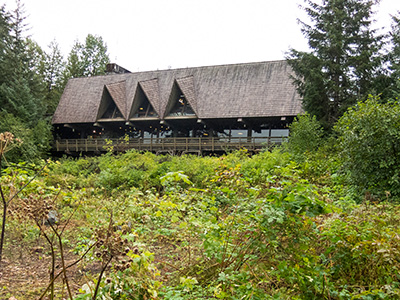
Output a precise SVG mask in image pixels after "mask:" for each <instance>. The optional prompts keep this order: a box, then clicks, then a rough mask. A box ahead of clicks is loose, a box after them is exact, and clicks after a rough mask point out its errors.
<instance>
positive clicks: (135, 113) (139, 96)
mask: <svg viewBox="0 0 400 300" xmlns="http://www.w3.org/2000/svg"><path fill="white" fill-rule="evenodd" d="M149 85H154V84H152V83H149V82H147V83H145V82H139V83H138V85H137V88H136V93H135V98H134V99H133V105H132V109H131V113H130V114H129V119H135V118H158V117H159V115H158V113H157V111H156V110H155V108H154V106H153V104H152V103H151V102H154V101H157V99H152V100H153V101H150V99H149V97H148V96H147V95H146V93H145V90H147V89H149ZM157 91H158V90H157ZM147 92H148V93H147V94H149V91H147ZM153 94H154V93H153ZM151 95H152V94H151ZM152 96H155V95H152Z"/></svg>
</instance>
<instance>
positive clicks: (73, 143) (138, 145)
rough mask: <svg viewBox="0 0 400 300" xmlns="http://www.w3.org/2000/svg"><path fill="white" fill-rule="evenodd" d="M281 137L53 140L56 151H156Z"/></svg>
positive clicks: (217, 148)
mask: <svg viewBox="0 0 400 300" xmlns="http://www.w3.org/2000/svg"><path fill="white" fill-rule="evenodd" d="M284 138H285V137H240V138H233V137H231V138H229V137H222V138H221V137H211V138H208V137H207V138H206V137H177V138H132V139H129V140H126V139H61V140H56V141H55V143H54V150H55V151H58V152H67V153H68V152H106V151H109V150H112V151H116V152H121V151H126V150H129V149H137V150H139V151H151V152H156V153H171V154H174V153H199V154H201V153H202V152H226V151H232V150H237V149H241V148H246V149H248V150H250V151H258V150H261V149H262V148H269V147H271V146H274V145H276V144H280V143H282V141H283V139H284Z"/></svg>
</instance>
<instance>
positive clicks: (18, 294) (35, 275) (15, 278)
mask: <svg viewBox="0 0 400 300" xmlns="http://www.w3.org/2000/svg"><path fill="white" fill-rule="evenodd" d="M10 256H11V255H5V257H4V258H3V261H2V262H1V263H0V299H2V300H3V299H7V300H9V299H10V298H11V300H15V299H17V300H23V299H39V297H40V296H41V295H42V294H43V292H44V291H45V290H46V288H47V287H48V285H49V282H50V266H51V256H50V255H46V254H43V253H37V252H35V251H33V252H31V253H30V254H29V255H26V256H24V257H19V258H11V257H10ZM77 258H78V257H75V256H74V255H72V254H68V255H67V257H66V261H65V264H66V265H69V264H71V263H73V262H75V261H76V259H77ZM98 269H100V265H99V264H98V263H97V264H96V263H95V264H92V265H90V266H86V267H85V266H83V265H82V263H78V264H77V265H75V266H73V267H71V268H69V269H68V270H67V276H68V281H69V285H70V287H71V289H72V290H73V291H74V292H75V293H77V292H78V291H79V289H80V288H81V287H82V285H83V284H84V283H85V282H87V281H88V280H89V277H90V278H92V276H91V275H90V274H98V273H97V271H98ZM61 270H62V268H61V261H60V260H57V261H56V272H55V274H58V273H59V272H60V271H61ZM55 295H56V299H68V292H67V289H66V285H65V282H64V280H63V276H60V277H59V278H58V279H57V280H56V283H55ZM43 299H48V298H47V297H44V298H43Z"/></svg>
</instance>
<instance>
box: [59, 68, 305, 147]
mask: <svg viewBox="0 0 400 300" xmlns="http://www.w3.org/2000/svg"><path fill="white" fill-rule="evenodd" d="M107 70H108V73H109V74H108V75H104V76H93V77H86V78H73V79H70V80H69V81H68V84H67V86H66V87H65V90H64V92H63V94H62V96H61V99H60V102H59V105H58V107H57V109H56V111H55V113H54V116H53V119H52V124H53V126H54V135H55V149H56V151H67V152H71V151H75V152H82V151H83V152H90V151H100V152H101V151H105V147H104V145H105V144H106V140H112V141H114V142H115V143H116V145H119V146H120V147H119V149H121V150H126V149H127V148H137V149H139V150H148V151H153V152H178V151H180V152H185V151H186V152H203V151H211V152H213V151H226V150H230V149H232V148H238V147H247V148H251V150H257V149H256V148H260V147H263V146H265V145H266V143H267V144H269V143H270V142H274V141H275V142H276V141H279V139H280V138H281V137H282V136H287V135H288V130H287V127H288V124H290V123H291V122H292V121H293V119H294V117H295V116H296V115H298V114H299V113H301V112H302V108H301V101H300V97H299V95H298V93H297V91H296V88H295V86H294V85H293V81H292V78H291V74H292V70H291V69H290V66H289V65H288V64H287V62H286V61H270V62H257V63H245V64H234V65H221V66H208V67H196V68H182V69H168V70H160V71H159V70H157V71H147V72H136V73H130V72H129V71H128V70H126V69H124V68H121V67H119V66H118V65H115V64H110V65H108V66H107ZM117 148H118V147H117ZM253 148H254V149H253Z"/></svg>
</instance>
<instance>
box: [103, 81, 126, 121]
mask: <svg viewBox="0 0 400 300" xmlns="http://www.w3.org/2000/svg"><path fill="white" fill-rule="evenodd" d="M100 119H103V120H104V119H114V120H115V119H121V120H124V116H123V114H122V113H121V110H120V109H119V108H118V106H117V104H116V103H115V101H114V99H113V98H112V97H111V95H110V92H109V91H108V89H107V87H106V86H105V87H104V89H103V95H102V97H101V103H100V107H99V110H98V112H97V120H100Z"/></svg>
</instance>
